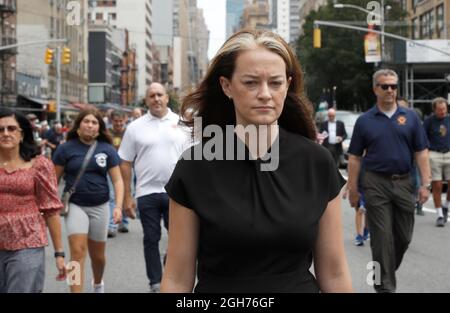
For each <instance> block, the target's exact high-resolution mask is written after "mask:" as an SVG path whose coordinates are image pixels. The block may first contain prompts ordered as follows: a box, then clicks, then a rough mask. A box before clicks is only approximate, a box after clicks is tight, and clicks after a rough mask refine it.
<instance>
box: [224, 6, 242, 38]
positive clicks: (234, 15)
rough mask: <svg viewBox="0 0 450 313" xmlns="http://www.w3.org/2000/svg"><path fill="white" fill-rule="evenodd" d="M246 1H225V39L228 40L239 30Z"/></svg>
mask: <svg viewBox="0 0 450 313" xmlns="http://www.w3.org/2000/svg"><path fill="white" fill-rule="evenodd" d="M246 3H247V0H227V7H226V10H227V13H226V19H227V21H226V38H229V37H230V36H231V35H233V34H234V33H235V32H236V31H237V30H239V28H240V24H241V16H242V14H243V13H244V8H245V4H246Z"/></svg>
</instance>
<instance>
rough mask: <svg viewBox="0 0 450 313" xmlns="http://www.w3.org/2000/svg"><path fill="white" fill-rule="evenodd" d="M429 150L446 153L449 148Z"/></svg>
mask: <svg viewBox="0 0 450 313" xmlns="http://www.w3.org/2000/svg"><path fill="white" fill-rule="evenodd" d="M430 151H434V152H439V153H447V152H449V151H450V149H440V150H431V149H430Z"/></svg>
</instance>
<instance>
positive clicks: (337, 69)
mask: <svg viewBox="0 0 450 313" xmlns="http://www.w3.org/2000/svg"><path fill="white" fill-rule="evenodd" d="M334 2H335V1H332V0H329V1H328V4H327V5H325V6H322V7H320V8H319V10H318V11H312V12H311V13H310V14H309V15H308V16H307V17H306V20H305V24H304V26H303V27H304V28H303V29H304V35H303V36H301V37H300V38H299V40H298V43H297V56H298V58H299V60H300V63H301V64H302V67H303V71H304V72H305V83H306V91H307V94H308V97H309V98H310V99H311V101H312V102H313V103H314V104H315V105H317V104H318V101H319V99H320V98H321V96H323V90H324V89H325V90H333V87H336V102H337V106H338V109H349V110H353V109H355V108H356V109H357V110H362V111H364V110H367V109H368V108H369V107H371V106H372V105H373V103H374V101H375V97H374V95H373V92H372V88H371V87H372V74H373V72H374V70H375V65H374V64H373V63H366V62H365V59H364V37H365V35H366V33H363V32H358V31H355V30H348V29H342V28H335V27H324V26H322V27H321V31H322V48H320V49H314V48H313V29H314V25H313V23H314V21H315V20H322V21H337V22H339V23H347V24H352V25H354V26H359V27H367V26H368V25H367V13H365V12H362V11H359V10H357V9H353V8H342V9H336V8H334V7H333V4H334ZM368 2H369V1H361V0H342V1H339V3H345V4H354V5H358V6H360V7H363V8H366V5H367V3H368ZM385 4H386V5H390V6H391V9H390V10H389V11H388V12H389V15H386V18H385V21H387V20H396V21H399V20H402V19H403V18H404V16H405V12H403V11H402V10H401V8H400V7H399V4H398V3H397V2H395V1H392V0H391V1H385ZM385 31H386V32H392V31H395V32H396V33H400V34H402V35H404V29H396V28H393V27H386V30H385Z"/></svg>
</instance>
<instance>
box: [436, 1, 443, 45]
mask: <svg viewBox="0 0 450 313" xmlns="http://www.w3.org/2000/svg"><path fill="white" fill-rule="evenodd" d="M436 28H437V29H436V30H437V35H438V36H439V37H441V36H443V35H444V4H441V5H440V6H438V7H437V8H436Z"/></svg>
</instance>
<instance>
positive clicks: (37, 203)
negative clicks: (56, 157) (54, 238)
mask: <svg viewBox="0 0 450 313" xmlns="http://www.w3.org/2000/svg"><path fill="white" fill-rule="evenodd" d="M61 208H62V203H61V201H60V200H59V197H58V185H57V180H56V173H55V168H54V166H53V163H52V162H51V161H49V160H48V159H46V158H45V157H43V156H38V157H36V158H35V159H34V161H33V165H32V167H31V168H25V169H18V170H16V171H13V172H8V171H7V170H6V169H4V168H0V250H10V251H14V250H20V249H25V248H39V247H44V246H46V245H48V239H47V227H46V223H45V219H44V216H50V215H53V214H59V211H60V210H61Z"/></svg>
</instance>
